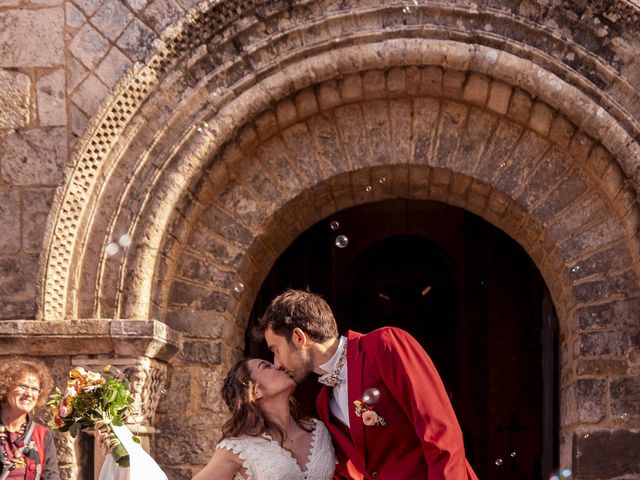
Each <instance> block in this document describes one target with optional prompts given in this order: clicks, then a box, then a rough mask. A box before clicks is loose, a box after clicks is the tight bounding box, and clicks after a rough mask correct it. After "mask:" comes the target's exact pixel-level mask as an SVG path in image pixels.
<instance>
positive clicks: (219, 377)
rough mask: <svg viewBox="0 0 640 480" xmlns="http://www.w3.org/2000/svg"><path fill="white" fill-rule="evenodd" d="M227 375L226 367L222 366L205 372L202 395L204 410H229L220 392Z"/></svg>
mask: <svg viewBox="0 0 640 480" xmlns="http://www.w3.org/2000/svg"><path fill="white" fill-rule="evenodd" d="M225 376H226V367H222V366H219V367H216V368H213V369H211V370H208V371H207V372H206V373H205V374H204V378H203V379H202V388H201V392H202V393H201V395H200V408H201V409H202V410H211V411H213V412H216V413H225V412H226V411H227V407H226V405H225V403H224V399H223V398H222V395H221V394H220V392H221V390H222V382H223V381H224V377H225Z"/></svg>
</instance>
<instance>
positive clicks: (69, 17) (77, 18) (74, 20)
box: [64, 2, 87, 28]
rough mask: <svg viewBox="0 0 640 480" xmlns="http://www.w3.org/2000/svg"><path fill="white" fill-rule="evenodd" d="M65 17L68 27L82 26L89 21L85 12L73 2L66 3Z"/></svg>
mask: <svg viewBox="0 0 640 480" xmlns="http://www.w3.org/2000/svg"><path fill="white" fill-rule="evenodd" d="M64 12H65V18H66V21H67V27H71V28H80V27H81V26H82V25H84V22H86V21H87V19H86V18H85V16H84V14H83V13H82V12H81V11H80V10H78V8H77V7H76V6H75V5H74V4H73V3H71V2H66V3H65V5H64Z"/></svg>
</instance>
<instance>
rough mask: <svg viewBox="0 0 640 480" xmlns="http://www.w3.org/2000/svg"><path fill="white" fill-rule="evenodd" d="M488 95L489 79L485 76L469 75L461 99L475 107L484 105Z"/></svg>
mask: <svg viewBox="0 0 640 480" xmlns="http://www.w3.org/2000/svg"><path fill="white" fill-rule="evenodd" d="M488 93H489V79H488V78H487V76H486V75H481V74H479V73H475V72H474V73H471V74H470V75H469V79H468V80H467V84H466V86H465V87H464V92H463V93H462V98H464V99H465V100H467V101H468V102H471V103H475V104H476V105H484V104H485V102H486V101H487V94H488Z"/></svg>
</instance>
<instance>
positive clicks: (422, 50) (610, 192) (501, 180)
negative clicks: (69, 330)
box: [41, 2, 640, 472]
mask: <svg viewBox="0 0 640 480" xmlns="http://www.w3.org/2000/svg"><path fill="white" fill-rule="evenodd" d="M400 7H401V5H393V6H389V5H385V2H380V3H379V4H375V5H372V6H370V7H364V6H360V7H357V6H354V7H353V8H351V9H350V10H344V9H340V8H337V9H333V8H329V7H328V6H325V5H323V2H315V3H310V4H308V5H307V4H305V5H299V6H296V7H295V8H293V7H292V8H291V9H289V8H285V7H283V6H281V5H279V4H275V5H274V6H273V7H267V6H266V4H265V5H262V4H258V2H256V4H255V5H254V4H251V5H246V6H244V7H242V8H241V7H237V8H234V7H233V6H232V5H231V3H229V4H227V5H222V4H208V5H202V7H201V8H200V9H196V10H194V12H193V15H192V16H191V17H190V18H188V19H187V20H186V21H185V22H184V24H183V25H182V26H181V28H180V29H178V30H176V31H175V33H174V34H173V36H168V37H167V38H166V39H165V43H164V44H163V45H161V46H160V48H159V53H158V54H157V55H156V56H155V57H153V58H152V59H151V60H150V61H149V62H148V64H147V65H145V66H142V67H141V68H140V69H139V70H138V71H137V72H136V73H135V74H134V75H132V76H131V77H130V78H129V79H126V80H125V81H123V82H122V83H121V84H120V86H119V89H118V90H117V91H116V92H114V94H113V98H112V100H111V102H110V103H107V104H105V107H104V108H103V110H102V111H101V112H100V113H99V114H98V115H97V116H96V117H95V120H94V124H93V127H92V128H91V129H90V130H89V132H88V133H87V135H86V136H85V138H84V140H83V143H82V147H81V148H80V149H79V150H78V156H77V164H76V167H75V170H74V172H73V174H72V175H71V177H70V179H69V181H68V182H67V185H66V190H65V191H64V192H62V193H61V194H60V196H59V198H58V199H57V201H56V208H57V215H56V216H55V217H54V218H53V220H52V222H53V223H52V228H51V237H50V242H49V246H48V255H47V256H46V259H45V261H44V265H43V272H44V273H43V278H44V280H43V298H42V311H41V317H42V318H43V319H75V318H100V317H102V318H133V319H148V318H158V319H161V320H163V321H165V322H166V323H168V324H169V325H171V326H173V327H174V328H176V329H178V330H181V331H183V333H184V334H185V336H186V337H187V341H186V342H185V351H184V352H183V355H182V358H181V360H180V362H179V363H178V364H177V365H176V366H175V369H176V371H177V372H180V373H183V374H185V376H184V377H183V378H182V379H181V380H176V382H178V384H181V385H183V386H184V383H180V382H185V381H186V382H187V383H188V380H185V378H186V379H191V383H190V385H191V388H193V393H192V394H191V397H190V398H189V399H186V401H187V403H188V412H189V415H188V416H187V417H188V418H187V420H186V422H184V425H183V426H182V427H181V428H179V429H178V437H180V435H184V436H185V438H186V437H187V436H192V432H191V430H195V431H196V432H199V433H198V435H200V438H201V439H202V440H204V441H202V442H197V443H198V444H199V447H198V449H196V450H197V451H189V452H187V451H182V450H179V449H178V451H177V452H175V451H174V452H173V454H175V455H174V458H177V461H178V463H184V464H200V463H203V460H204V459H206V456H207V455H208V453H209V452H210V450H211V445H212V444H211V442H212V441H213V440H214V437H213V436H212V432H213V431H215V427H216V425H219V422H220V419H221V417H222V415H223V410H222V408H221V406H220V405H219V403H214V405H207V403H208V401H209V400H210V397H209V396H208V394H207V393H206V391H203V390H202V385H200V384H199V383H200V382H198V380H197V379H200V378H205V380H206V382H208V383H206V385H207V386H208V387H207V388H215V386H216V385H217V384H218V383H219V381H220V379H219V376H218V375H219V373H220V371H221V370H223V369H224V366H225V365H226V364H228V362H229V361H231V359H233V358H235V357H236V356H238V355H239V353H240V342H239V339H241V336H240V335H238V333H239V332H243V330H244V326H245V325H246V319H247V316H248V313H249V311H250V309H251V304H252V296H253V295H254V294H255V292H256V291H257V289H258V288H259V285H260V282H261V279H262V278H264V276H265V275H266V272H267V271H268V269H269V267H270V265H271V264H272V263H273V261H274V260H275V258H277V256H278V254H279V253H280V252H282V251H283V250H284V248H285V247H286V246H287V245H288V243H289V242H290V241H291V240H292V239H293V238H295V236H296V235H297V234H298V233H300V232H302V231H304V229H305V228H306V227H307V226H309V225H311V224H313V223H314V222H315V221H317V220H319V219H321V218H323V217H325V216H326V215H329V214H330V213H332V212H334V211H336V210H339V209H341V208H346V207H348V206H352V205H357V204H359V203H364V202H367V201H370V200H372V199H374V198H387V197H397V196H400V197H406V198H430V199H437V200H440V201H444V202H447V203H450V204H453V205H456V206H460V207H462V208H466V209H468V210H470V211H472V212H474V213H476V214H478V215H480V216H481V217H483V218H485V219H486V220H488V221H489V222H491V223H493V224H494V225H496V226H498V227H499V228H501V229H502V230H504V231H505V232H507V233H508V234H509V235H510V236H511V237H512V238H514V239H515V240H516V241H518V242H519V243H520V244H521V245H522V246H523V247H524V248H525V249H526V250H527V252H529V254H530V256H531V257H532V259H533V260H534V261H535V263H536V265H537V266H538V268H539V269H540V271H541V272H542V273H543V276H544V277H545V280H546V281H547V284H548V286H549V288H550V290H551V292H552V295H553V298H554V302H555V304H556V307H557V309H558V312H559V316H560V319H561V323H562V331H563V345H562V359H563V371H562V376H563V386H564V390H563V394H562V404H563V411H562V412H563V413H562V422H563V427H562V432H563V436H564V443H563V447H562V457H563V458H562V462H563V464H565V465H571V464H574V463H576V462H577V459H575V458H574V459H573V460H572V459H571V458H570V456H571V451H572V447H571V445H572V443H573V438H574V436H575V438H576V440H575V441H576V443H577V448H590V445H591V443H590V442H591V440H589V441H588V442H586V443H585V446H584V447H583V445H582V443H583V440H586V439H585V438H584V437H583V436H579V437H578V436H576V435H577V433H578V432H582V431H593V432H594V435H593V436H592V437H588V438H593V437H595V436H596V431H603V432H607V435H609V434H611V435H614V436H615V435H618V433H617V432H623V433H624V432H625V431H626V429H627V428H628V427H627V425H629V423H624V424H622V423H621V421H620V418H619V415H620V414H622V413H625V412H623V411H622V410H625V409H626V407H624V402H625V401H626V400H624V399H628V396H629V395H632V392H633V391H634V389H637V380H636V379H634V378H632V374H631V372H632V368H635V367H633V365H634V364H633V362H634V361H637V360H633V358H632V357H631V356H630V355H631V352H632V351H633V348H632V347H634V346H637V339H635V337H633V335H634V334H633V333H629V332H625V328H626V327H627V326H629V325H631V326H634V327H635V328H637V325H635V323H633V322H635V320H633V318H634V317H633V312H635V311H636V309H637V308H638V306H637V301H635V300H629V299H628V298H629V297H631V298H635V297H637V296H638V295H637V294H638V278H637V273H638V253H637V252H638V248H637V240H638V239H637V230H638V216H637V206H636V204H635V200H636V192H635V189H636V186H637V185H638V179H639V175H640V172H639V171H638V169H637V158H638V151H639V146H638V144H637V142H636V141H634V140H633V138H634V135H636V132H637V131H638V128H637V123H636V121H635V120H634V118H633V117H632V116H629V115H628V114H627V113H626V111H627V108H631V107H630V106H629V102H633V101H634V99H635V98H637V92H633V91H632V93H629V90H628V89H625V88H626V85H627V84H626V83H625V82H624V81H622V80H620V81H618V85H619V88H618V90H617V91H616V92H613V93H612V94H611V95H603V94H602V93H601V92H600V91H598V90H597V89H595V88H593V85H592V84H590V83H589V82H588V81H587V80H586V79H585V77H583V76H581V75H579V74H576V72H575V71H573V70H571V69H569V68H567V67H566V65H564V64H563V63H562V62H556V61H553V60H552V58H550V57H549V55H548V54H547V53H546V52H545V48H546V47H545V48H543V46H542V45H541V44H538V43H535V42H534V41H533V40H532V41H531V43H532V44H531V45H528V44H527V43H526V42H525V41H524V40H522V39H520V38H515V37H517V36H518V35H517V34H516V33H515V32H516V31H517V29H516V30H513V29H515V28H516V27H518V28H524V29H528V30H529V31H530V30H531V28H532V27H531V26H530V25H528V24H527V22H526V19H524V18H518V17H514V18H506V17H505V18H503V17H502V16H501V14H500V13H499V12H496V11H489V10H486V11H485V10H483V11H479V10H474V9H470V8H467V9H464V10H463V9H460V8H454V7H447V6H441V5H433V6H432V5H429V4H425V5H424V6H422V7H420V8H419V9H416V11H415V12H414V13H415V15H414V16H413V17H412V18H413V21H414V22H415V24H412V23H411V22H409V23H407V21H406V16H405V15H404V14H403V13H402V9H401V8H400ZM269 8H271V10H270V9H269ZM434 13H438V15H435V16H434V15H432V14H434ZM483 15H484V16H486V15H493V16H494V17H495V18H500V19H501V21H504V24H505V25H506V24H508V25H510V26H511V27H510V28H506V27H505V28H504V31H502V32H500V33H490V32H487V31H484V30H483V29H478V28H477V25H478V24H482V22H480V20H482V19H483V18H485V17H483ZM457 20H460V21H461V22H463V26H464V27H465V28H463V27H453V25H456V21H457ZM475 22H480V23H475ZM256 25H257V26H260V28H256ZM249 26H251V27H252V28H249ZM276 26H277V28H274V27H276ZM444 28H449V30H448V31H449V34H446V33H444V31H443V29H444ZM336 32H340V35H341V37H340V40H336V38H335V36H336ZM451 32H453V33H455V35H452V34H451ZM496 35H497V36H498V38H501V39H502V41H504V44H500V42H496ZM540 35H541V36H542V37H544V38H545V39H546V40H547V41H549V42H555V43H556V44H557V45H559V46H560V47H561V48H562V49H565V50H567V51H572V52H573V51H575V52H577V54H580V55H585V52H584V51H583V50H580V49H579V48H578V46H576V45H575V44H574V43H572V42H569V41H562V40H561V39H558V38H556V37H554V35H552V34H546V33H545V32H542V33H540ZM447 36H448V37H450V38H447V39H445V38H443V37H447ZM532 38H533V39H536V42H537V41H538V39H539V38H538V36H536V35H534V36H533V37H532ZM534 43H535V45H533V44H534ZM587 57H588V61H587V60H586V59H585V64H587V63H588V64H589V65H590V66H592V67H593V72H594V75H596V74H597V75H598V76H600V77H601V78H608V79H611V78H614V77H615V75H614V74H613V72H612V71H611V68H610V67H609V66H608V65H607V64H605V63H604V62H602V61H600V60H599V59H598V58H597V57H596V56H592V57H589V56H587ZM310 146H313V148H309V147H310ZM378 175H384V176H385V177H386V178H389V179H391V181H389V182H387V184H386V185H385V188H384V189H381V190H376V192H374V193H372V194H370V193H369V192H366V191H365V189H364V187H365V186H366V185H368V184H370V183H371V182H372V181H373V180H375V179H376V177H377V176H378ZM124 233H127V234H129V235H131V237H132V238H133V239H134V242H133V244H132V246H131V247H130V248H129V250H128V252H127V254H126V256H125V257H124V258H122V259H121V260H118V261H113V259H110V258H109V257H108V256H107V255H106V254H105V253H104V252H105V246H106V245H107V244H109V243H110V242H112V241H113V239H114V238H117V237H118V236H120V235H122V234H124ZM238 282H241V283H242V284H243V285H244V290H243V291H242V292H241V293H238V292H235V291H234V288H233V287H234V285H236V284H238ZM237 290H242V289H241V288H238V289H237ZM611 315H613V316H614V319H611V318H610V317H611ZM634 332H635V331H634ZM636 351H637V350H636ZM600 354H607V355H612V356H613V361H614V362H617V363H615V365H617V367H616V368H614V369H613V371H608V373H607V374H606V375H605V376H604V377H603V376H601V375H600V374H594V373H593V372H594V369H596V368H601V366H600V365H599V364H598V362H597V361H595V362H594V359H593V358H592V357H596V356H598V355H600ZM217 364H220V365H221V366H220V367H217V369H216V370H214V373H211V372H206V370H207V366H208V365H217ZM174 378H176V379H179V378H180V376H176V375H174ZM172 385H173V387H172V388H175V385H176V384H175V383H173V384H172ZM610 389H617V390H618V391H620V392H622V393H621V398H622V399H623V400H622V403H619V404H616V402H609V403H608V404H606V403H604V399H605V398H608V395H609V393H608V392H609V390H610ZM585 401H586V402H587V403H585ZM585 405H587V406H586V407H585ZM210 410H213V412H214V414H215V415H213V416H210V421H208V422H202V421H201V420H199V419H201V418H202V417H201V415H202V414H205V413H207V414H209V412H210ZM177 413H178V412H177V411H176V410H172V409H171V408H168V409H165V411H164V414H163V415H164V416H163V418H162V420H161V424H166V425H169V424H172V423H171V422H172V419H175V418H176V415H177ZM633 421H636V420H633ZM163 422H164V423H163ZM625 422H628V420H625ZM211 427H214V429H213V430H212V429H211ZM619 438H622V437H619ZM625 438H626V437H625ZM175 439H176V437H175V435H172V436H171V441H172V442H175ZM168 440H169V438H168V437H164V438H163V436H162V434H160V436H159V438H158V445H159V448H165V449H166V448H169V447H168V443H167V442H168ZM621 441H624V439H623V440H621ZM188 447H189V448H190V449H191V448H192V447H193V442H189V443H188ZM174 448H176V447H174ZM185 448H187V446H186V445H185ZM580 468H582V467H581V466H580V465H579V464H576V466H575V467H574V469H575V470H576V471H577V472H580Z"/></svg>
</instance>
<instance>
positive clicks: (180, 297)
mask: <svg viewBox="0 0 640 480" xmlns="http://www.w3.org/2000/svg"><path fill="white" fill-rule="evenodd" d="M228 302H229V297H228V295H226V294H224V293H222V292H215V291H211V290H207V289H206V288H203V287H199V286H197V285H192V284H190V283H185V282H180V281H174V283H173V284H172V285H171V289H170V290H169V303H170V304H171V305H185V306H189V307H192V308H196V309H204V310H214V311H216V312H224V311H225V310H226V308H227V304H228Z"/></svg>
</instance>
